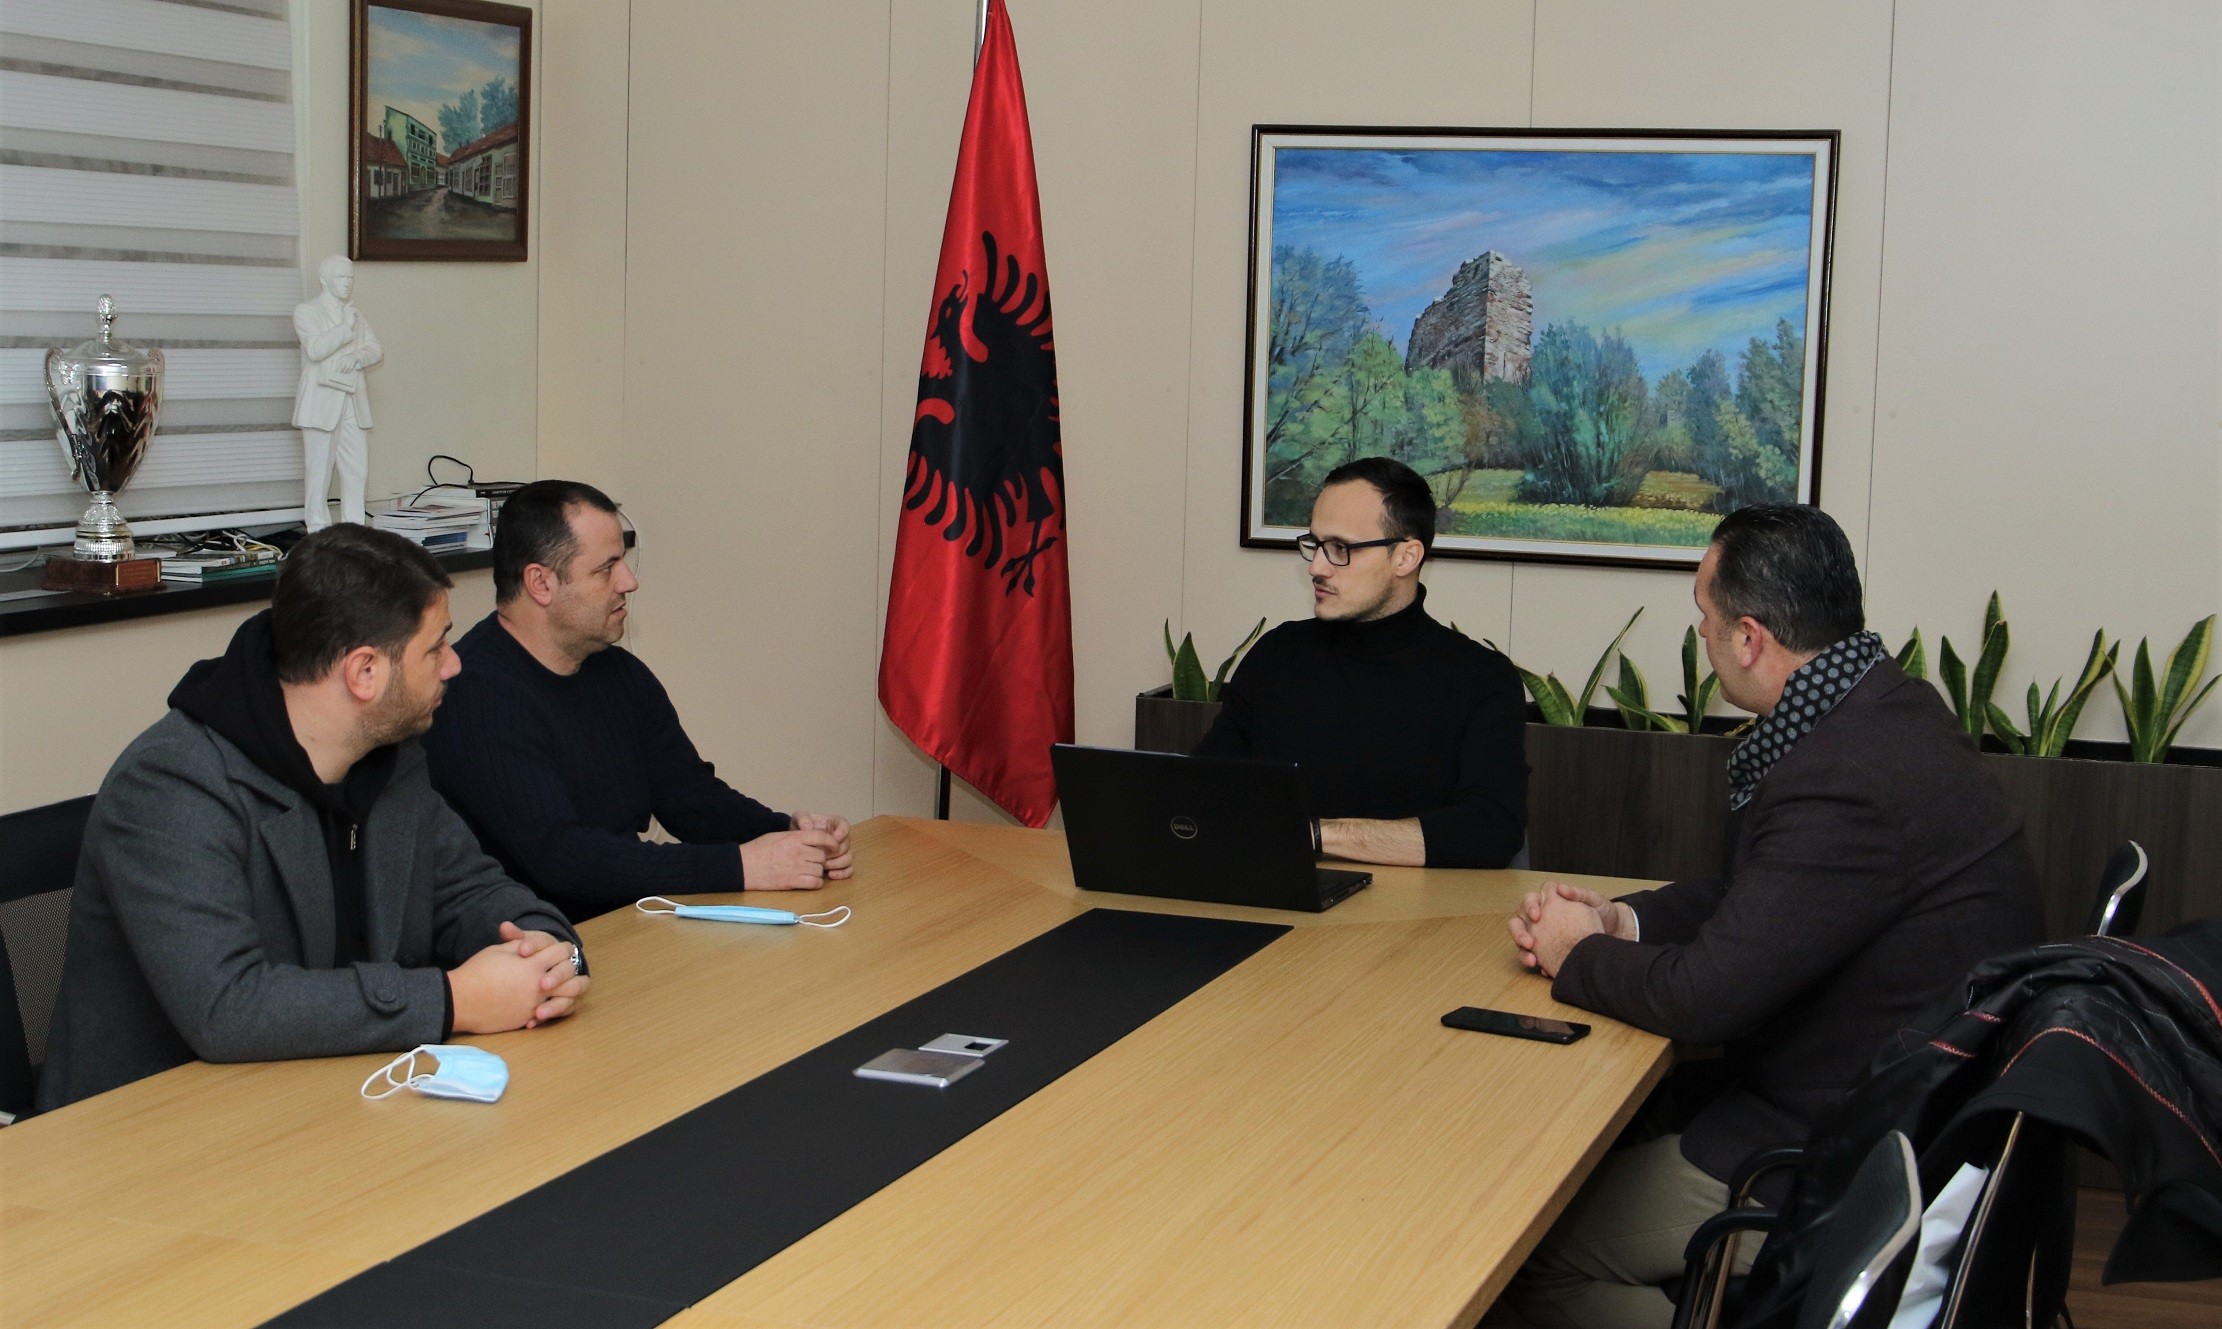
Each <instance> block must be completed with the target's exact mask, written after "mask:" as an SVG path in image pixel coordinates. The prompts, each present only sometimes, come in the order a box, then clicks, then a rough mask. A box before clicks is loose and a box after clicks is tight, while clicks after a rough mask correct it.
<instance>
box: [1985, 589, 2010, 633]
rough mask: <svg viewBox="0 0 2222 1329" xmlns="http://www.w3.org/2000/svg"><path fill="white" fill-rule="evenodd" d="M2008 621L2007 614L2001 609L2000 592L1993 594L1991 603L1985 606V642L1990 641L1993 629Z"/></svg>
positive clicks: (1993, 592)
mask: <svg viewBox="0 0 2222 1329" xmlns="http://www.w3.org/2000/svg"><path fill="white" fill-rule="evenodd" d="M2005 621H2006V613H2005V611H2004V610H2002V609H2000V608H1999V605H1998V592H1996V591H1992V592H1991V600H1990V603H1989V604H1987V605H1984V606H1983V640H1985V641H1989V640H1990V636H1991V629H1992V628H1995V627H1997V626H1998V625H1999V624H2001V623H2003V622H2005Z"/></svg>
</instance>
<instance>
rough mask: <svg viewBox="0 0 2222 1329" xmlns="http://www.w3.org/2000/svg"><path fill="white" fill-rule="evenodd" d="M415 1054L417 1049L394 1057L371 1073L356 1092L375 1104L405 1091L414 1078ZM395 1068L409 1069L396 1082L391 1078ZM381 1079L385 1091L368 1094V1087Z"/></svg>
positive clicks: (415, 1068)
mask: <svg viewBox="0 0 2222 1329" xmlns="http://www.w3.org/2000/svg"><path fill="white" fill-rule="evenodd" d="M417 1052H418V1049H416V1048H411V1049H409V1050H408V1051H407V1052H404V1053H402V1054H401V1055H400V1056H398V1057H395V1058H394V1059H393V1060H392V1061H389V1062H387V1063H386V1064H385V1065H383V1066H380V1067H379V1068H378V1069H377V1070H374V1071H372V1072H371V1073H370V1078H369V1079H367V1080H364V1081H363V1087H362V1088H361V1089H359V1090H357V1091H356V1092H357V1093H359V1094H361V1095H362V1096H363V1097H365V1098H367V1099H369V1100H370V1101H372V1102H373V1103H375V1102H377V1101H378V1100H379V1099H381V1098H391V1097H393V1096H394V1095H395V1094H398V1093H400V1092H401V1091H402V1090H404V1089H407V1088H408V1087H409V1082H410V1081H411V1080H413V1079H415V1078H416V1070H417ZM396 1066H406V1067H408V1068H409V1070H408V1073H407V1074H405V1075H403V1076H402V1077H401V1078H400V1079H398V1080H396V1079H395V1078H393V1071H394V1067H396ZM381 1079H383V1080H385V1082H386V1086H387V1087H386V1089H385V1091H384V1092H383V1093H376V1094H374V1093H372V1092H370V1087H371V1086H372V1085H374V1084H376V1083H377V1082H378V1081H379V1080H381Z"/></svg>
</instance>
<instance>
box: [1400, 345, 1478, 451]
mask: <svg viewBox="0 0 2222 1329" xmlns="http://www.w3.org/2000/svg"><path fill="white" fill-rule="evenodd" d="M1466 432H1467V430H1466V409H1465V406H1464V403H1463V402H1461V400H1460V399H1459V395H1458V384H1457V381H1456V380H1455V378H1454V377H1453V376H1452V373H1451V371H1450V370H1448V369H1425V368H1421V369H1412V370H1407V371H1406V372H1405V375H1404V425H1403V428H1402V430H1401V431H1400V432H1399V436H1398V438H1397V441H1396V445H1395V446H1394V447H1393V448H1391V449H1390V455H1391V456H1393V457H1395V458H1396V459H1397V460H1398V461H1401V462H1403V463H1404V464H1405V465H1407V466H1409V467H1411V468H1412V469H1413V470H1415V471H1418V472H1419V473H1420V474H1422V475H1434V474H1436V473H1438V472H1442V471H1455V470H1458V469H1460V468H1462V467H1464V466H1465V465H1466V451H1467V449H1466Z"/></svg>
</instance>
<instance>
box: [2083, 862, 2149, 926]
mask: <svg viewBox="0 0 2222 1329" xmlns="http://www.w3.org/2000/svg"><path fill="white" fill-rule="evenodd" d="M2151 866H2152V865H2151V862H2150V860H2148V859H2147V858H2146V857H2145V846H2143V845H2141V844H2139V843H2137V842H2136V841H2135V840H2124V841H2122V843H2121V847H2120V848H2118V849H2116V850H2115V851H2114V853H2113V855H2112V856H2111V857H2109V858H2108V859H2107V860H2106V868H2105V870H2104V871H2102V872H2100V873H2099V893H2098V898H2096V899H2094V900H2093V901H2091V917H2090V920H2089V921H2088V922H2086V923H2085V924H2084V925H2083V930H2084V931H2085V932H2087V933H2089V934H2090V935H2091V936H2094V937H2112V936H2116V935H2120V936H2128V935H2129V934H2130V933H2132V932H2135V931H2136V930H2137V918H2138V915H2140V914H2142V913H2144V911H2145V876H2146V873H2147V871H2148V869H2149V868H2150V867H2151Z"/></svg>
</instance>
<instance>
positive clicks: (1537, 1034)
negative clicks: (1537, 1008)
mask: <svg viewBox="0 0 2222 1329" xmlns="http://www.w3.org/2000/svg"><path fill="white" fill-rule="evenodd" d="M1443 1023H1444V1024H1445V1025H1447V1026H1449V1027H1450V1028H1452V1029H1471V1030H1473V1031H1474V1032H1475V1033H1477V1034H1503V1035H1504V1036H1505V1037H1506V1038H1532V1039H1534V1040H1536V1041H1537V1042H1539V1043H1571V1042H1573V1041H1574V1040H1575V1039H1577V1038H1586V1037H1588V1035H1589V1026H1588V1025H1586V1024H1576V1023H1574V1022H1573V1021H1572V1020H1550V1019H1545V1018H1544V1017H1543V1016H1540V1015H1514V1014H1513V1013H1512V1012H1511V1011H1492V1010H1486V1009H1484V1008H1482V1007H1480V1006H1461V1007H1459V1008H1458V1009H1457V1010H1455V1011H1452V1012H1451V1013H1450V1014H1448V1015H1446V1016H1444V1017H1443Z"/></svg>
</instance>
